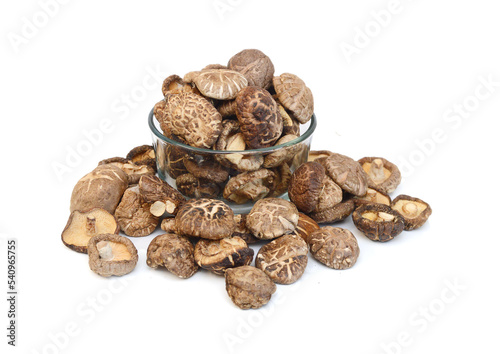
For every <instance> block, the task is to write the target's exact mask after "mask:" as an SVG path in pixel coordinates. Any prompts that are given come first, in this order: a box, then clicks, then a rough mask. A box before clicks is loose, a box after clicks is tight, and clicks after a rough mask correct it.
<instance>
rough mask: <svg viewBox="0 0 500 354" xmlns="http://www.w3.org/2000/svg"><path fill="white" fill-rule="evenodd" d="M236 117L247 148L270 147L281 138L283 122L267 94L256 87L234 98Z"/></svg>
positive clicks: (269, 95)
mask: <svg viewBox="0 0 500 354" xmlns="http://www.w3.org/2000/svg"><path fill="white" fill-rule="evenodd" d="M236 105H237V107H236V117H237V118H238V121H239V123H240V129H241V132H242V133H243V136H244V138H245V142H246V144H247V146H248V147H249V148H251V149H259V148H265V147H270V146H272V145H273V144H274V143H275V142H276V141H277V140H278V139H279V137H280V136H281V133H282V131H283V121H282V119H281V116H280V115H279V111H278V106H277V104H276V102H275V101H274V99H273V97H272V96H271V94H270V93H269V92H267V91H266V90H263V89H261V88H259V87H256V86H249V87H246V88H244V89H243V90H241V91H240V92H239V93H238V95H237V96H236Z"/></svg>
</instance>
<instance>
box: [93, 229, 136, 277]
mask: <svg viewBox="0 0 500 354" xmlns="http://www.w3.org/2000/svg"><path fill="white" fill-rule="evenodd" d="M87 247H88V253H89V266H90V269H91V270H92V271H93V272H94V273H96V274H99V275H100V276H103V277H109V276H111V275H116V276H121V275H125V274H128V273H130V272H131V271H133V270H134V268H135V266H136V264H137V260H138V255H137V249H136V248H135V246H134V244H133V243H132V241H130V240H129V239H128V238H126V237H124V236H120V235H115V234H100V235H97V236H94V237H92V238H91V239H90V240H89V243H88V246H87Z"/></svg>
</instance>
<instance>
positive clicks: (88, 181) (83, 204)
mask: <svg viewBox="0 0 500 354" xmlns="http://www.w3.org/2000/svg"><path fill="white" fill-rule="evenodd" d="M127 186H128V179H127V175H126V174H125V172H123V171H122V170H121V169H120V168H118V167H116V166H113V165H110V164H107V165H101V166H97V167H96V168H95V169H94V170H93V171H92V172H90V173H88V174H86V175H85V176H83V177H82V178H81V179H80V180H79V181H78V182H77V183H76V185H75V187H74V189H73V193H72V194H71V205H70V211H75V210H89V209H92V208H102V209H105V210H107V211H108V212H110V213H111V214H113V213H114V212H115V209H116V206H117V205H118V203H119V202H120V199H121V198H122V195H123V193H124V192H125V189H126V188H127Z"/></svg>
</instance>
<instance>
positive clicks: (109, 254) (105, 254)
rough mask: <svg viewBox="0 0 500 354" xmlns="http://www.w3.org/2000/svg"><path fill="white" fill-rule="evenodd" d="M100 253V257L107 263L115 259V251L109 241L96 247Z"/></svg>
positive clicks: (101, 242) (99, 243) (102, 242)
mask: <svg viewBox="0 0 500 354" xmlns="http://www.w3.org/2000/svg"><path fill="white" fill-rule="evenodd" d="M96 247H97V250H98V251H99V257H100V258H101V259H103V260H105V261H110V260H112V259H113V249H112V248H111V244H110V243H109V242H108V241H100V242H98V243H97V245H96Z"/></svg>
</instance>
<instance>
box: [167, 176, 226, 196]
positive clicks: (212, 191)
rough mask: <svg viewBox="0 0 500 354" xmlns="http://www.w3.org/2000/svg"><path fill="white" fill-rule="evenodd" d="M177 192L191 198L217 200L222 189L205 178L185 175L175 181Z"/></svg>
mask: <svg viewBox="0 0 500 354" xmlns="http://www.w3.org/2000/svg"><path fill="white" fill-rule="evenodd" d="M175 185H176V186H177V190H178V191H179V192H181V193H182V194H184V195H185V196H186V197H189V198H216V197H217V196H218V195H219V193H220V191H221V189H220V187H219V185H218V184H217V183H214V182H212V181H210V180H206V179H203V178H196V177H195V176H193V175H192V174H191V173H185V174H183V175H180V176H179V177H177V178H176V179H175Z"/></svg>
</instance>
